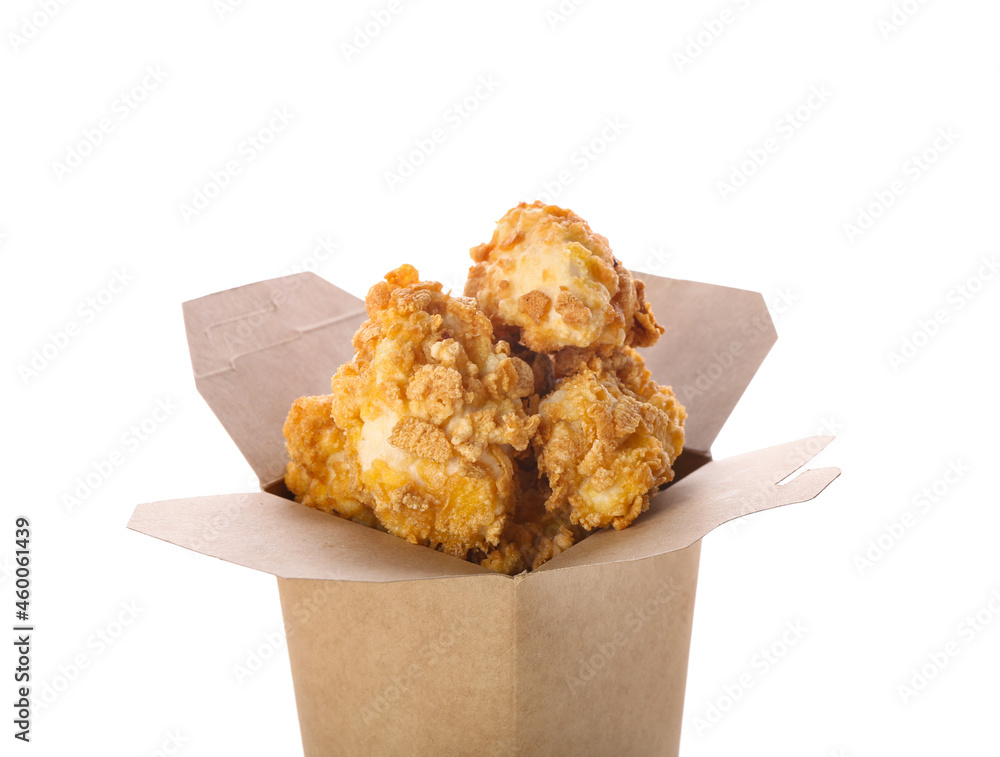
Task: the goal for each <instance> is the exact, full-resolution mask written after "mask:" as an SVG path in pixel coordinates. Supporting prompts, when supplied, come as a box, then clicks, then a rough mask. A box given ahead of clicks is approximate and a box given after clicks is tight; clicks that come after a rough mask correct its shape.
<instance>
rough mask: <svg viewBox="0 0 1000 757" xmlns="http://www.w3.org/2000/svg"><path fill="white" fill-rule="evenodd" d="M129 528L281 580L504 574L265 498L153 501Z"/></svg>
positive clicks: (378, 580) (141, 507) (262, 494)
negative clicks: (270, 574)
mask: <svg viewBox="0 0 1000 757" xmlns="http://www.w3.org/2000/svg"><path fill="white" fill-rule="evenodd" d="M128 527H129V528H130V529H132V530H133V531H138V532H139V533H143V534H146V535H147V536H155V537H156V538H157V539H162V540H163V541H167V542H170V543H171V544H176V545H177V546H179V547H185V548H187V549H190V550H194V551H195V552H200V553H201V554H203V555H209V556H211V557H217V558H219V559H220V560H226V561H227V562H231V563H235V564H236V565H242V566H243V567H245V568H252V569H254V570H259V571H262V572H264V573H272V574H274V575H276V576H278V577H279V578H315V579H323V580H329V581H370V582H373V583H382V582H386V581H412V580H416V579H422V578H448V577H453V576H472V575H487V576H496V575H497V574H496V573H494V572H492V571H490V570H487V569H486V568H482V567H480V566H479V565H474V564H473V563H469V562H466V561H465V560H458V559H456V558H454V557H451V556H450V555H446V554H444V553H443V552H435V551H434V550H433V549H427V547H420V546H417V545H416V544H410V543H409V542H407V541H405V540H403V539H400V538H399V537H397V536H392V535H390V534H387V533H384V532H382V531H376V530H375V529H374V528H368V527H367V526H362V525H359V524H357V523H352V522H351V521H348V520H343V519H342V518H340V517H338V516H336V515H331V514H330V513H324V512H321V511H319V510H314V509H313V508H311V507H306V506H305V505H300V504H298V503H296V502H293V501H292V500H288V499H284V498H283V497H278V496H275V495H273V494H267V493H265V492H256V493H253V494H221V495H216V496H209V497H191V498H189V499H173V500H166V501H163V502H147V503H146V504H142V505H139V506H138V507H136V509H135V512H134V513H133V514H132V518H131V519H130V520H129V522H128Z"/></svg>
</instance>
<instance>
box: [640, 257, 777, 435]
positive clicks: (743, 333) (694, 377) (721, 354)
mask: <svg viewBox="0 0 1000 757" xmlns="http://www.w3.org/2000/svg"><path fill="white" fill-rule="evenodd" d="M636 276H637V278H640V279H642V281H644V282H645V284H646V298H647V299H648V300H649V302H650V303H651V304H652V306H653V312H654V313H655V314H656V320H657V321H659V322H660V323H661V324H662V325H663V327H664V328H665V329H666V331H665V333H664V334H663V335H662V336H661V337H660V340H659V341H658V342H657V343H656V344H655V345H654V346H652V347H650V348H648V349H645V350H642V354H643V356H644V357H645V358H646V364H647V366H648V367H649V370H650V372H651V373H652V374H653V378H655V379H656V380H657V381H659V382H660V383H665V384H670V385H672V386H673V388H674V392H675V393H676V394H677V397H678V399H680V401H681V402H682V403H684V406H685V407H686V408H687V411H688V419H687V423H686V425H685V435H686V436H687V442H686V445H685V446H686V447H687V448H688V449H692V450H694V451H696V452H701V453H703V454H707V453H708V452H709V450H710V449H711V447H712V443H713V442H714V441H715V438H716V437H717V436H718V435H719V431H721V430H722V426H723V425H724V424H725V422H726V420H727V419H728V418H729V415H730V413H732V411H733V408H734V407H736V403H737V402H739V399H740V397H742V396H743V392H744V390H746V388H747V386H749V384H750V380H751V379H752V378H753V376H754V374H755V373H756V372H757V369H758V368H759V367H760V364H761V363H762V362H763V361H764V358H765V357H766V356H767V353H768V352H769V351H770V349H771V346H772V345H773V344H774V342H775V341H776V340H777V338H778V335H777V333H776V332H775V330H774V324H773V323H772V322H771V316H770V314H769V313H768V311H767V305H766V304H765V302H764V298H763V297H762V296H761V295H760V294H759V293H757V292H748V291H744V290H742V289H732V288H730V287H722V286H715V285H713V284H701V283H698V282H695V281H681V280H678V279H665V278H661V277H659V276H653V275H652V274H645V273H643V274H636Z"/></svg>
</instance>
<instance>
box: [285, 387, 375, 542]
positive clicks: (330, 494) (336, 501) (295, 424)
mask: <svg viewBox="0 0 1000 757" xmlns="http://www.w3.org/2000/svg"><path fill="white" fill-rule="evenodd" d="M332 407H333V395H332V394H328V395H326V396H324V397H299V398H298V399H297V400H295V402H294V403H293V404H292V409H291V410H290V411H289V413H288V418H287V419H286V420H285V427H284V429H283V430H284V434H285V447H286V449H287V450H288V457H289V458H290V462H289V463H288V468H287V471H286V473H285V485H286V486H287V487H288V490H289V491H290V492H291V493H292V494H294V495H295V499H296V500H297V501H299V502H301V503H302V504H304V505H309V506H310V507H315V508H316V509H317V510H323V511H324V512H328V513H336V514H337V515H339V516H341V517H342V518H348V519H349V520H353V521H356V522H358V523H363V524H364V525H366V526H374V525H376V523H377V521H376V519H375V514H374V513H373V512H372V511H371V509H370V508H368V507H367V506H366V505H365V503H364V502H362V501H360V500H358V499H357V497H356V496H355V492H356V491H357V483H356V482H357V480H358V472H357V470H356V469H355V468H356V466H355V464H354V462H353V460H352V458H351V456H350V455H348V452H347V449H346V441H347V440H346V436H345V435H344V432H343V431H342V430H341V429H340V428H338V427H337V425H336V424H335V423H334V422H333V417H332V416H331V414H330V413H331V410H332Z"/></svg>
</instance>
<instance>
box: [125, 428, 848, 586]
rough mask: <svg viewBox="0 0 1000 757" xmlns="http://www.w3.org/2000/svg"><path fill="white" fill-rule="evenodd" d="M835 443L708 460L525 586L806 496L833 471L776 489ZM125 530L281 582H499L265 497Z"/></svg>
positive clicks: (207, 506)
mask: <svg viewBox="0 0 1000 757" xmlns="http://www.w3.org/2000/svg"><path fill="white" fill-rule="evenodd" d="M831 439H832V437H820V436H817V437H812V438H810V439H803V440H801V441H798V442H792V443H790V444H783V445H780V446H777V447H771V448H769V449H764V450H759V451H757V452H751V453H749V454H746V455H738V456H736V457H731V458H727V459H726V460H715V461H712V462H710V463H708V464H707V465H705V466H703V467H702V468H699V469H698V470H697V471H696V472H694V473H692V474H691V475H690V476H688V477H687V478H685V479H684V480H683V481H680V482H678V483H677V484H676V485H674V486H671V487H669V488H668V489H666V490H664V491H662V492H660V493H659V494H658V495H656V496H655V497H653V500H652V503H651V504H650V509H649V511H648V512H646V513H644V514H643V515H641V516H639V518H637V519H636V520H635V522H634V523H632V525H631V526H629V528H628V529H626V530H624V531H614V530H605V531H600V532H599V533H596V534H594V535H593V536H591V537H589V538H587V539H584V540H583V541H582V542H580V543H578V544H576V545H574V546H573V547H572V548H570V549H569V550H567V551H566V552H563V553H562V554H559V555H556V557H554V558H552V559H551V560H549V561H548V562H547V563H545V564H544V565H543V566H541V567H540V568H539V569H538V570H536V571H534V572H532V573H528V574H522V575H521V579H522V580H524V579H526V580H530V579H531V577H532V576H538V575H541V574H543V573H544V572H545V571H548V570H558V569H566V568H573V567H577V566H585V565H586V566H593V565H597V564H601V563H612V562H622V561H626V560H638V559H642V558H644V557H653V556H655V555H659V554H663V553H666V552H672V551H675V550H679V549H683V548H684V547H687V546H689V545H691V544H693V543H694V542H696V541H698V539H700V538H702V537H703V536H704V535H705V534H707V533H708V532H709V531H711V530H712V529H713V528H715V527H717V526H719V525H721V524H723V523H725V522H726V521H728V520H732V519H733V518H738V517H740V516H742V515H749V514H751V513H754V512H758V511H760V510H766V509H769V508H772V507H777V506H779V505H788V504H792V503H795V502H805V501H806V500H809V499H812V498H813V497H815V496H816V495H817V494H819V493H820V492H821V491H823V489H824V488H825V487H826V486H827V484H829V483H830V482H831V481H833V479H835V478H836V477H837V476H838V475H839V474H840V471H839V470H838V469H837V468H819V469H815V470H809V471H805V472H803V473H801V474H800V475H799V476H797V477H796V478H794V479H793V480H791V481H790V482H789V483H787V484H780V485H779V484H778V482H779V481H781V480H783V479H785V478H787V477H788V475H789V474H790V473H792V472H793V471H795V470H796V469H798V468H799V467H801V466H802V465H804V464H805V463H806V462H808V461H809V460H811V459H812V458H813V457H814V456H815V455H816V454H817V453H818V452H819V451H820V450H821V449H823V447H825V446H826V444H827V443H828V442H829V441H830V440H831ZM128 527H129V528H131V529H132V530H134V531H139V532H141V533H144V534H147V535H149V536H155V537H156V538H158V539H163V540H164V541H168V542H171V543H172V544H177V545H178V546H181V547H186V548H188V549H192V550H194V551H196V552H200V553H202V554H205V555H210V556H212V557H217V558H219V559H222V560H227V561H228V562H232V563H236V564H237V565H243V566H245V567H247V568H253V569H254V570H260V571H263V572H265V573H272V574H274V575H276V576H279V577H281V578H312V579H323V580H331V581H368V582H375V583H383V582H388V581H411V580H418V579H425V578H452V577H458V576H484V575H485V576H497V574H496V573H493V572H491V571H489V570H487V569H486V568H483V567H480V566H478V565H474V564H472V563H468V562H465V561H464V560H459V559H456V558H454V557H451V556H449V555H445V554H443V553H441V552H436V551H434V550H432V549H427V548H426V547H420V546H416V545H414V544H410V543H408V542H406V541H404V540H403V539H400V538H398V537H396V536H391V535H390V534H386V533H383V532H381V531H376V530H375V529H373V528H368V527H367V526H362V525H359V524H357V523H352V522H351V521H347V520H343V519H341V518H339V517H337V516H336V515H331V514H329V513H324V512H320V511H319V510H314V509H312V508H310V507H306V506H304V505H300V504H297V503H295V502H292V501H290V500H287V499H284V498H282V497H278V496H275V495H273V494H267V493H264V492H257V493H254V494H229V495H218V496H210V497H193V498H190V499H178V500H168V501H164V502H150V503H147V504H144V505H139V506H138V507H137V508H136V509H135V513H134V514H133V515H132V519H131V520H130V521H129V524H128ZM504 578H506V576H504Z"/></svg>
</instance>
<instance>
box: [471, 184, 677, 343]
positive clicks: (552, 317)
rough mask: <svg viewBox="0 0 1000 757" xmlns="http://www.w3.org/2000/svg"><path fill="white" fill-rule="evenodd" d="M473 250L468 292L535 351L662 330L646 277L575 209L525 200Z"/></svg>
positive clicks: (643, 339) (643, 337) (646, 336)
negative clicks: (626, 262) (640, 277)
mask: <svg viewBox="0 0 1000 757" xmlns="http://www.w3.org/2000/svg"><path fill="white" fill-rule="evenodd" d="M470 252H471V255H472V259H473V260H474V261H475V265H474V266H473V267H472V268H471V269H470V270H469V277H468V280H467V282H466V286H465V293H466V295H469V296H473V297H475V298H476V300H477V301H478V302H479V307H481V308H482V309H483V311H484V312H485V313H486V314H487V315H488V316H489V317H490V318H491V319H492V321H493V323H494V325H495V326H497V327H501V326H505V327H508V328H517V329H519V330H520V341H521V343H522V344H523V345H525V346H526V347H528V348H530V349H532V350H534V351H535V352H544V353H550V352H555V351H556V350H560V349H562V348H564V347H581V348H589V347H595V346H598V345H606V346H609V347H619V346H623V345H628V346H638V347H646V346H649V345H651V344H654V343H655V342H656V340H657V339H658V338H659V335H660V334H661V333H662V332H663V329H662V328H661V327H660V326H659V325H658V324H657V323H656V321H655V320H654V318H653V313H652V311H651V310H650V307H649V303H648V302H646V298H645V287H644V285H643V283H642V282H641V281H637V280H636V279H635V278H633V276H632V274H631V273H630V272H629V271H628V269H626V268H625V266H623V265H622V264H621V263H620V262H619V261H618V260H617V259H616V258H615V256H614V255H613V254H612V253H611V248H610V247H609V246H608V240H607V239H605V238H604V237H602V236H601V235H600V234H596V233H594V232H593V231H591V229H590V226H588V225H587V222H586V221H584V220H583V219H582V218H580V217H579V216H577V215H576V214H574V213H573V212H572V211H569V210H564V209H562V208H559V207H556V206H555V205H543V204H542V203H540V202H535V203H533V204H532V205H528V204H526V203H523V202H522V203H521V204H520V205H518V206H517V207H516V208H513V209H511V210H510V211H508V212H507V214H506V215H505V216H504V217H503V218H501V219H500V220H499V221H498V222H497V227H496V229H495V230H494V232H493V238H492V239H491V240H490V241H489V242H488V243H487V244H481V245H479V246H478V247H473V248H472V250H471V251H470Z"/></svg>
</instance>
